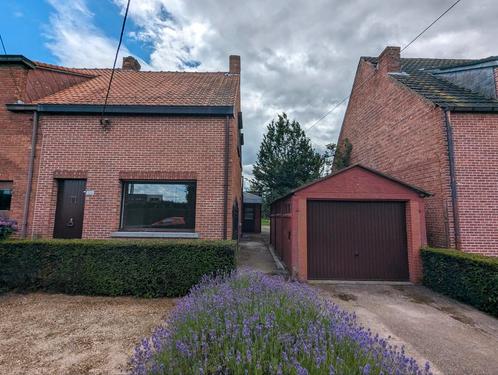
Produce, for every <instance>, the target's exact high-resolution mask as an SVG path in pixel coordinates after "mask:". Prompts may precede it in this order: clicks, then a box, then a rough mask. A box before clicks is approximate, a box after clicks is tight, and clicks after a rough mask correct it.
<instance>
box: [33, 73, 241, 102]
mask: <svg viewBox="0 0 498 375" xmlns="http://www.w3.org/2000/svg"><path fill="white" fill-rule="evenodd" d="M78 71H79V72H87V73H88V74H91V75H93V76H94V77H93V78H89V79H88V80H87V81H85V82H83V83H80V84H78V85H74V86H72V87H70V88H68V89H65V90H62V91H59V92H57V93H55V94H52V95H49V96H46V97H43V98H40V99H38V100H37V101H36V103H37V104H102V103H103V102H104V99H105V95H106V91H107V87H108V85H109V79H110V76H111V69H87V70H78ZM238 87H239V75H234V74H228V73H222V72H219V73H190V72H188V73H187V72H141V71H139V72H136V71H132V70H120V69H118V70H116V71H115V72H114V78H113V81H112V88H111V92H110V94H109V99H108V104H109V105H177V106H230V105H234V104H235V101H236V98H237V90H238Z"/></svg>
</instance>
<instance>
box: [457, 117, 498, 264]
mask: <svg viewBox="0 0 498 375" xmlns="http://www.w3.org/2000/svg"><path fill="white" fill-rule="evenodd" d="M450 122H451V124H452V127H453V141H454V148H455V168H456V177H457V181H458V183H457V196H458V216H459V223H460V233H461V234H460V237H461V249H462V250H464V251H469V252H477V253H481V254H484V255H494V256H498V115H496V114H471V113H455V112H452V113H451V114H450Z"/></svg>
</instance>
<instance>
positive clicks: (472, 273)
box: [422, 249, 498, 316]
mask: <svg viewBox="0 0 498 375" xmlns="http://www.w3.org/2000/svg"><path fill="white" fill-rule="evenodd" d="M422 262H423V267H424V279H423V280H424V281H423V282H424V285H426V286H428V287H429V288H431V289H434V290H435V291H437V292H440V293H442V294H446V295H447V296H450V297H452V298H455V299H457V300H460V301H462V302H465V303H468V304H469V305H473V306H475V307H477V308H478V309H480V310H482V311H486V312H488V313H491V314H492V315H495V316H498V258H493V257H485V256H482V255H476V254H469V253H463V252H461V251H457V250H446V249H422Z"/></svg>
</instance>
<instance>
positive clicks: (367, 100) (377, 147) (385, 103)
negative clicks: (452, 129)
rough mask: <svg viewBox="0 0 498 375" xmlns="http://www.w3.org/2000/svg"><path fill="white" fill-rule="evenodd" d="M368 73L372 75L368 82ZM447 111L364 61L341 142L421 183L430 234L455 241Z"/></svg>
mask: <svg viewBox="0 0 498 375" xmlns="http://www.w3.org/2000/svg"><path fill="white" fill-rule="evenodd" d="M367 77H371V78H370V79H369V80H368V81H366V83H364V84H363V85H361V84H362V83H363V82H365V79H367ZM443 120H444V114H443V111H442V110H441V109H440V108H437V107H435V106H434V105H433V104H432V103H430V102H428V101H426V100H424V99H423V98H421V97H420V96H419V95H417V94H415V93H413V92H412V91H410V90H409V89H407V88H406V87H404V86H403V85H402V84H400V83H398V82H397V81H396V80H395V79H394V78H393V77H390V76H389V75H388V73H387V70H386V69H384V68H382V67H381V68H380V69H379V70H376V69H375V67H374V65H372V64H370V63H369V62H366V61H361V62H360V64H359V67H358V71H357V76H356V79H355V83H354V86H353V91H352V96H351V98H350V101H349V105H348V110H347V112H346V115H345V117H344V121H343V125H342V130H341V134H340V137H339V143H341V142H342V141H343V140H344V139H345V138H348V139H349V140H350V142H351V143H352V145H353V151H352V162H353V163H361V164H364V165H366V166H370V167H372V168H374V169H376V170H378V171H381V172H384V173H387V174H389V175H392V176H395V177H397V178H399V179H401V180H403V181H405V182H407V183H409V184H413V185H416V186H418V187H420V188H423V189H425V190H427V191H429V192H431V193H433V194H434V196H432V197H429V198H426V199H425V215H426V222H427V238H428V242H429V244H430V245H433V246H440V247H446V246H454V240H453V239H454V235H453V223H452V221H453V220H452V205H451V196H450V190H449V167H448V157H447V145H446V136H445V132H444V126H443V124H444V122H443Z"/></svg>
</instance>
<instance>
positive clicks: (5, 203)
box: [0, 181, 12, 211]
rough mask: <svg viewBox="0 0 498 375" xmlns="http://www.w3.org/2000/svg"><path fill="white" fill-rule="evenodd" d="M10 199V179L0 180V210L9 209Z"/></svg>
mask: <svg viewBox="0 0 498 375" xmlns="http://www.w3.org/2000/svg"><path fill="white" fill-rule="evenodd" d="M11 201H12V181H0V211H9V210H10V204H11Z"/></svg>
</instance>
